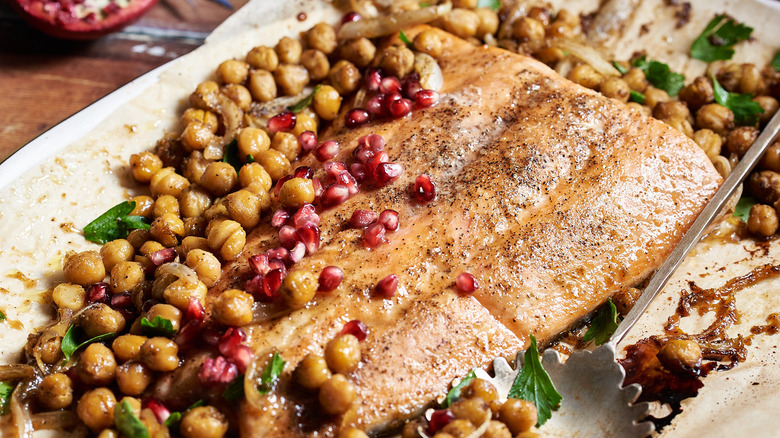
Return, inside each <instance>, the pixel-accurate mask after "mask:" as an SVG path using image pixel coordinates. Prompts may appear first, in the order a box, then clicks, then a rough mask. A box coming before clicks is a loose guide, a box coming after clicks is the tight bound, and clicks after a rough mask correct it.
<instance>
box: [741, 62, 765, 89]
mask: <svg viewBox="0 0 780 438" xmlns="http://www.w3.org/2000/svg"><path fill="white" fill-rule="evenodd" d="M741 67H742V74H741V75H740V77H739V85H738V89H739V92H740V93H750V94H752V95H758V94H762V93H763V92H764V91H765V90H766V81H765V80H764V76H763V75H762V74H761V70H760V69H759V68H758V67H756V66H755V64H749V63H746V64H742V65H741Z"/></svg>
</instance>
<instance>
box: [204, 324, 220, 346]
mask: <svg viewBox="0 0 780 438" xmlns="http://www.w3.org/2000/svg"><path fill="white" fill-rule="evenodd" d="M220 338H222V332H220V331H219V330H217V329H215V328H214V327H205V328H204V329H203V342H205V343H206V344H208V345H210V346H212V347H216V346H218V345H219V340H220Z"/></svg>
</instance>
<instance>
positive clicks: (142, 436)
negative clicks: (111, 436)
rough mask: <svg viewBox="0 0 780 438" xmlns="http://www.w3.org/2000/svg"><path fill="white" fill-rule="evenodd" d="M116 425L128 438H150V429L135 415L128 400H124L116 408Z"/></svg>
mask: <svg viewBox="0 0 780 438" xmlns="http://www.w3.org/2000/svg"><path fill="white" fill-rule="evenodd" d="M114 425H115V426H116V428H117V429H118V430H119V432H120V433H121V434H122V436H125V437H127V438H149V429H147V428H146V426H145V425H144V424H143V423H142V422H141V420H140V419H139V418H138V417H136V416H135V412H133V407H132V406H130V402H129V401H127V400H122V401H121V402H119V403H118V404H117V405H116V407H115V408H114Z"/></svg>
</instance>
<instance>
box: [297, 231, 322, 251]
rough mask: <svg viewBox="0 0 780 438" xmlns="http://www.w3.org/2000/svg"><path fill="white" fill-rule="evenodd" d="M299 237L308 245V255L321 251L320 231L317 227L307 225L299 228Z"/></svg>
mask: <svg viewBox="0 0 780 438" xmlns="http://www.w3.org/2000/svg"><path fill="white" fill-rule="evenodd" d="M298 237H300V239H301V242H303V244H304V245H306V252H307V253H308V254H313V253H314V252H315V251H317V250H318V249H320V229H319V228H318V227H317V226H316V225H312V224H306V225H304V226H302V227H300V228H298Z"/></svg>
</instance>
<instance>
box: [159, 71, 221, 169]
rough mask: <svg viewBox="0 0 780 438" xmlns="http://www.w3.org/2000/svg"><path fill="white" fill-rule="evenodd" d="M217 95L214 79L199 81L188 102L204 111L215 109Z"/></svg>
mask: <svg viewBox="0 0 780 438" xmlns="http://www.w3.org/2000/svg"><path fill="white" fill-rule="evenodd" d="M218 95H219V84H217V83H216V82H214V81H205V82H201V83H200V84H198V86H197V87H196V88H195V91H194V92H193V93H192V94H191V95H190V103H191V104H192V106H194V107H196V108H199V109H202V110H204V111H211V110H213V109H215V105H214V104H215V103H216V101H217V96H218ZM163 161H165V160H163Z"/></svg>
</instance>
